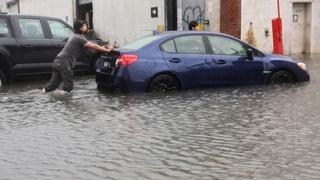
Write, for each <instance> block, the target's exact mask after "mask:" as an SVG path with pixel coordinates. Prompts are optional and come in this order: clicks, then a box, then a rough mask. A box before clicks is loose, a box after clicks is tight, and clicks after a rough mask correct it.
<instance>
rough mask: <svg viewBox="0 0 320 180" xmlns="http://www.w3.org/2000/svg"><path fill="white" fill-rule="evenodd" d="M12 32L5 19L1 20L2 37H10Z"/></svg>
mask: <svg viewBox="0 0 320 180" xmlns="http://www.w3.org/2000/svg"><path fill="white" fill-rule="evenodd" d="M10 36H11V35H10V30H9V27H8V23H7V21H6V20H5V19H0V37H10Z"/></svg>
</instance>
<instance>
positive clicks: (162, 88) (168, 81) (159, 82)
mask: <svg viewBox="0 0 320 180" xmlns="http://www.w3.org/2000/svg"><path fill="white" fill-rule="evenodd" d="M179 89H180V86H179V82H178V80H177V79H176V78H175V77H173V76H171V75H166V74H163V75H159V76H157V77H155V78H154V79H153V80H152V81H151V83H150V85H149V87H148V92H171V91H177V90H179Z"/></svg>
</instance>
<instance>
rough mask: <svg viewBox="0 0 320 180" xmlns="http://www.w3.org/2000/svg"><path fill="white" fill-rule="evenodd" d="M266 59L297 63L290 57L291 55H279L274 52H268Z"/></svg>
mask: <svg viewBox="0 0 320 180" xmlns="http://www.w3.org/2000/svg"><path fill="white" fill-rule="evenodd" d="M266 59H268V60H269V61H279V60H280V61H286V62H292V63H297V62H299V61H297V60H295V59H292V58H291V57H288V56H281V55H276V54H269V55H266Z"/></svg>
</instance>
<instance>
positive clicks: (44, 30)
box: [16, 17, 48, 41]
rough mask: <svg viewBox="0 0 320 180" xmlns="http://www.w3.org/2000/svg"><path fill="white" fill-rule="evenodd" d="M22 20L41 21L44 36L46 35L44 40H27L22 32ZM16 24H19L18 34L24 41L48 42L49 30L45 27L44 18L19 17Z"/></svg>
mask: <svg viewBox="0 0 320 180" xmlns="http://www.w3.org/2000/svg"><path fill="white" fill-rule="evenodd" d="M20 19H28V20H38V21H40V25H41V27H42V30H43V35H44V38H41V39H29V38H26V37H24V36H23V34H22V31H21V28H20V23H19V20H20ZM16 22H17V29H18V32H19V33H18V34H19V36H20V38H21V39H24V40H35V41H37V40H38V41H39V40H40V41H41V40H47V39H48V34H47V29H46V26H45V25H44V23H43V19H42V18H36V17H17V19H16Z"/></svg>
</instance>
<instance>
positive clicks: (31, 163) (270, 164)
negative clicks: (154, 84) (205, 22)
mask: <svg viewBox="0 0 320 180" xmlns="http://www.w3.org/2000/svg"><path fill="white" fill-rule="evenodd" d="M318 57H320V56H319V55H313V56H309V57H303V58H304V59H305V61H304V62H306V63H307V65H308V66H309V68H310V73H311V77H312V80H311V82H310V83H306V84H295V85H286V86H250V87H223V88H222V87H221V88H212V89H198V90H190V91H186V92H180V93H173V94H164V95H150V94H140V95H127V94H108V93H100V92H98V91H97V90H96V89H95V83H94V79H93V77H78V78H77V80H76V87H75V92H74V95H73V96H71V97H64V98H61V97H57V96H53V95H41V94H40V93H39V92H40V88H41V86H42V85H43V84H45V82H44V81H38V82H19V83H16V84H14V85H13V86H10V87H9V88H7V89H4V90H1V92H0V119H1V121H0V174H1V178H4V179H130V180H131V179H319V178H320V156H319V154H320V135H319V129H320V121H319V120H320V112H319V109H320V91H319V89H320V87H319V82H320V75H319V74H320V61H317V60H318V59H317V58H318Z"/></svg>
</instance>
